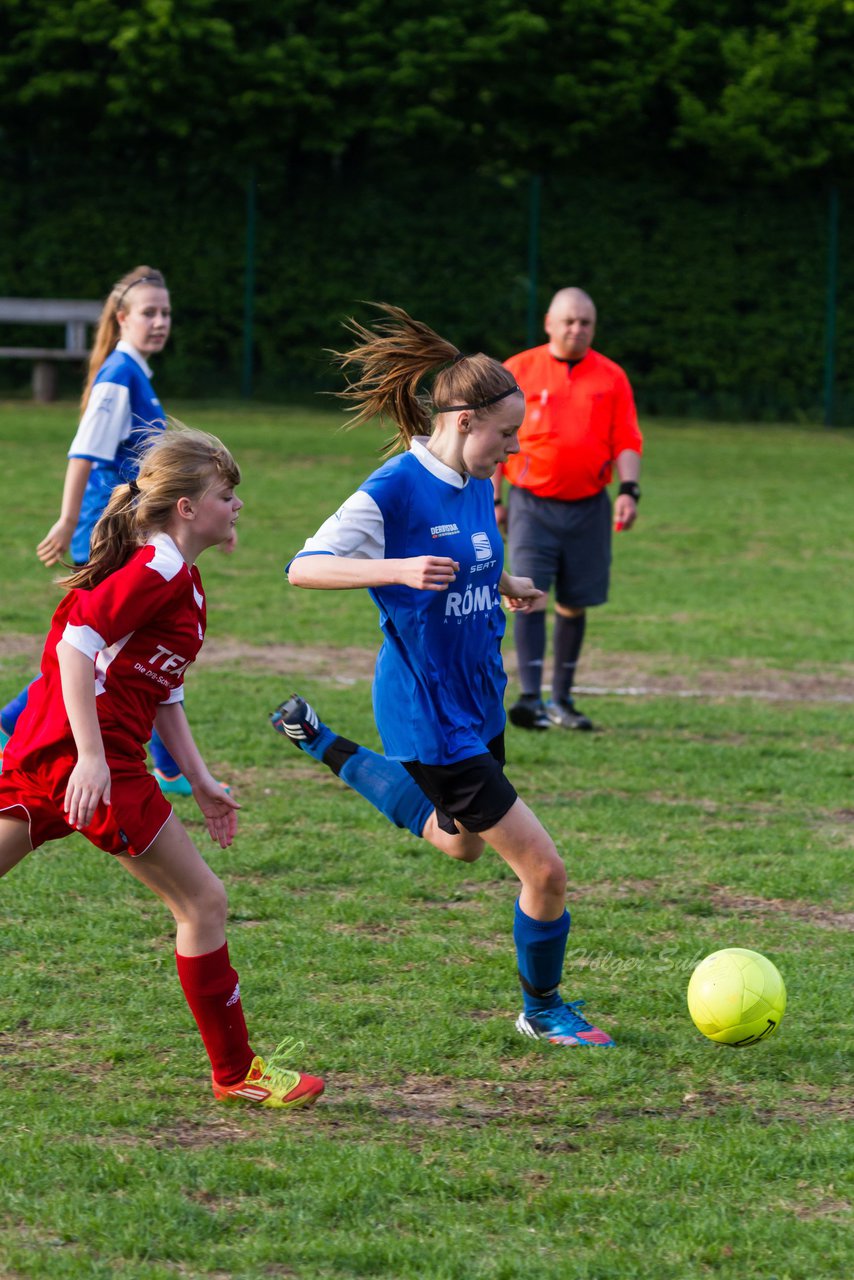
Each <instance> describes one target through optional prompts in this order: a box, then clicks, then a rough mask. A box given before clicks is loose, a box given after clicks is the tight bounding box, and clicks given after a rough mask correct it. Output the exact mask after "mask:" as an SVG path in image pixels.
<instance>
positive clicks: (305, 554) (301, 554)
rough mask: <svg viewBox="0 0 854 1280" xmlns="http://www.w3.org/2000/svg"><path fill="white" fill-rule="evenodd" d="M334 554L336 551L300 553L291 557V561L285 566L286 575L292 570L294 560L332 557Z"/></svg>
mask: <svg viewBox="0 0 854 1280" xmlns="http://www.w3.org/2000/svg"><path fill="white" fill-rule="evenodd" d="M334 554H335V552H334V551H298V552H297V553H296V555H295V556H291V558H290V560H289V561H288V563H287V564H286V565H285V573H287V572H288V569H290V567H291V565H292V564H293V562H294V560H301V559H302V558H303V556H332V555H334Z"/></svg>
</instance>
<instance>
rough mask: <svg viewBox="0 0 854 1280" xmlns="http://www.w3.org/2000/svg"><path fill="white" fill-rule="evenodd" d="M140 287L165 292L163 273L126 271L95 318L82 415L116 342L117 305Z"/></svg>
mask: <svg viewBox="0 0 854 1280" xmlns="http://www.w3.org/2000/svg"><path fill="white" fill-rule="evenodd" d="M143 283H145V284H150V285H154V287H155V288H156V289H165V288H166V281H165V280H164V278H163V273H162V272H161V271H158V270H157V268H156V267H134V269H133V271H129V272H128V273H127V275H126V276H122V278H121V280H117V281H116V283H115V284H114V285H113V287H112V289H111V290H110V292H109V293H108V295H107V298H106V300H105V302H104V306H103V309H102V311H101V314H100V316H99V317H98V327H97V329H96V330H95V341H94V342H93V343H92V351H91V352H90V355H89V370H88V372H87V375H86V382H85V384H84V387H83V395H82V396H81V398H80V409H81V412H82V411H83V410H84V409H85V408H86V405H87V404H88V403H89V395H90V392H91V391H92V383H93V382H94V381H95V377H96V375H97V373H98V370H99V369H100V367H101V365H102V364H103V363H104V361H105V360H106V358H107V356H108V355H109V354H110V352H111V351H112V349H113V347H114V346H115V345H116V343H117V342H118V340H119V336H120V331H119V321H118V311H119V308H120V305H121V303H123V302H124V301H125V295H126V294H128V293H129V292H130V290H131V289H133V287H134V286H135V285H139V284H143Z"/></svg>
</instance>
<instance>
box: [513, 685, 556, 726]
mask: <svg viewBox="0 0 854 1280" xmlns="http://www.w3.org/2000/svg"><path fill="white" fill-rule="evenodd" d="M508 715H509V717H510V723H511V724H515V726H516V728H517V729H548V728H549V726H550V724H551V721H550V720H549V717H548V715H547V714H546V708H545V705H544V703H543V702H542V700H541V699H540V698H534V697H531V696H530V695H529V694H524V693H523V694H522V697H521V698H519V700H518V702H514V703H513V706H512V707H511V708H510V710H509V712H508Z"/></svg>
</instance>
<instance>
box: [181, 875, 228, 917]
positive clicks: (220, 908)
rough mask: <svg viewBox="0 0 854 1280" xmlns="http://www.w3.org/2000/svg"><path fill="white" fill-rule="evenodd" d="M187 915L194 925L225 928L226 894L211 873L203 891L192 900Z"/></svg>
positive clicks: (223, 887)
mask: <svg viewBox="0 0 854 1280" xmlns="http://www.w3.org/2000/svg"><path fill="white" fill-rule="evenodd" d="M189 914H190V917H191V918H192V920H193V921H194V922H195V923H196V924H204V925H205V926H210V925H213V924H220V925H222V926H223V928H224V927H225V922H226V918H227V916H228V894H227V893H226V891H225V885H224V884H223V883H222V881H221V880H220V879H219V877H218V876H215V875H214V874H213V873H211V875H210V876H209V878H208V879H207V880H206V882H205V885H204V887H203V889H201V891H200V892H199V893H198V894H197V895H196V896H195V897H194V898H193V901H192V905H191V907H190V911H189Z"/></svg>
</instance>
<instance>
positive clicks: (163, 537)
mask: <svg viewBox="0 0 854 1280" xmlns="http://www.w3.org/2000/svg"><path fill="white" fill-rule="evenodd" d="M146 545H147V546H149V547H156V548H157V550H158V551H159V552H160V553H161V554H162V555H163V556H165V557H166V558H167V559H169V560H174V561H175V562H176V563H177V565H178V567H179V568H180V566H181V565H182V564H185V563H186V561H185V560H184V557H183V556H182V555H181V552H180V551H179V550H178V544H177V542H176V541H175V539H174V538H170V536H169V534H168V533H163V532H161V533H153V534H152V535H151V537H150V538H149V539H148V542H147V543H146Z"/></svg>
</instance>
